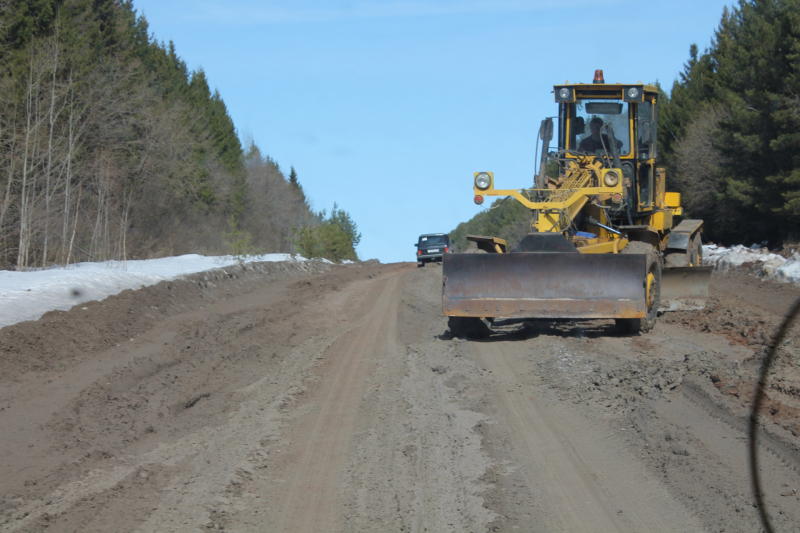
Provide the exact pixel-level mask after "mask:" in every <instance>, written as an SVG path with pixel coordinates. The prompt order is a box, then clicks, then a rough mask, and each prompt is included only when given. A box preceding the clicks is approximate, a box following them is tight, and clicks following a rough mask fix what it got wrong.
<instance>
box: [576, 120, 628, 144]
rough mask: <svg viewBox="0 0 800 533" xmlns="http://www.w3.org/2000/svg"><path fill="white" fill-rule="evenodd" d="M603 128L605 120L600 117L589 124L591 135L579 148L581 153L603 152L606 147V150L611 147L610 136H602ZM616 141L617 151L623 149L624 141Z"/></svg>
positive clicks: (582, 141)
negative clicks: (601, 130)
mask: <svg viewBox="0 0 800 533" xmlns="http://www.w3.org/2000/svg"><path fill="white" fill-rule="evenodd" d="M602 127H603V119H602V118H600V117H594V118H593V119H592V120H591V122H589V131H590V132H591V135H589V136H588V137H586V138H585V139H582V140H581V144H580V145H579V146H578V151H579V152H585V153H590V152H602V151H603V146H604V145H605V149H606V150H608V149H609V148H610V147H611V143H610V142H609V140H608V135H605V134H603V135H600V129H601V128H602ZM615 140H616V141H617V150H619V149H620V148H622V141H620V140H619V139H615Z"/></svg>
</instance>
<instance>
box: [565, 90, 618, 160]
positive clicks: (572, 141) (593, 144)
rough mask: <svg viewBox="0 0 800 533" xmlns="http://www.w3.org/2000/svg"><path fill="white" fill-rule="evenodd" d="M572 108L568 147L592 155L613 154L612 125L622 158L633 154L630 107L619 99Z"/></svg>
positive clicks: (582, 101) (583, 104) (583, 103)
mask: <svg viewBox="0 0 800 533" xmlns="http://www.w3.org/2000/svg"><path fill="white" fill-rule="evenodd" d="M569 106H570V110H569V111H570V113H569V116H570V128H569V132H570V134H569V139H568V140H567V141H568V144H567V148H569V149H570V150H576V151H579V152H585V153H588V154H594V155H601V154H605V152H606V151H608V153H609V154H610V153H611V145H610V143H611V139H610V138H609V134H610V131H609V127H608V126H609V125H610V126H611V127H612V128H613V136H614V138H615V139H616V144H617V150H619V155H621V156H625V155H629V154H630V153H631V141H630V121H629V119H628V104H627V103H626V102H620V101H619V100H596V99H592V100H578V101H576V102H575V103H573V104H569Z"/></svg>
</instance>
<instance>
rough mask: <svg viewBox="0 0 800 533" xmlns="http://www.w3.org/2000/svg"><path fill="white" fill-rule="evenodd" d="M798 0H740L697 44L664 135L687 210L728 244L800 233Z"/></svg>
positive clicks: (671, 102) (664, 111) (665, 115)
mask: <svg viewBox="0 0 800 533" xmlns="http://www.w3.org/2000/svg"><path fill="white" fill-rule="evenodd" d="M798 94H800V0H740V2H739V3H738V6H737V7H735V8H733V9H732V10H728V9H725V11H724V12H723V15H722V18H721V21H720V24H719V27H718V28H717V30H716V32H715V33H714V39H713V41H712V44H711V47H710V48H709V49H708V50H707V51H706V52H705V53H704V54H702V55H698V53H697V48H696V47H694V46H693V47H692V49H691V51H690V59H689V61H688V62H687V64H686V66H685V69H684V72H683V73H682V75H681V78H680V79H679V80H677V81H676V82H675V84H674V86H673V90H672V94H671V97H670V98H669V99H662V106H661V116H660V122H659V141H661V143H662V154H663V155H665V156H666V159H665V161H666V162H667V164H668V165H669V167H670V171H671V172H672V173H674V174H675V177H676V180H677V182H678V183H679V184H680V186H681V188H682V189H683V190H682V191H681V192H683V193H684V201H685V203H686V205H687V206H689V214H690V215H691V216H695V217H702V218H704V219H706V221H707V227H708V229H709V236H711V237H712V238H713V239H718V240H721V241H723V242H728V243H735V242H742V241H745V242H760V241H765V240H766V241H769V242H770V243H771V244H772V245H776V244H780V243H781V242H783V241H785V240H786V239H791V240H796V239H797V238H799V237H800V226H798V223H799V222H800V187H798V186H800V134H798V131H800V113H798V109H799V107H798Z"/></svg>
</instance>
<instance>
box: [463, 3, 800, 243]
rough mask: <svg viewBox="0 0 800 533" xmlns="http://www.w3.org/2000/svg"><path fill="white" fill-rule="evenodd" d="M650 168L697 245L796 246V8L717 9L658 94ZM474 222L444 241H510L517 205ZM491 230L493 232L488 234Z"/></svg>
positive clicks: (799, 37) (799, 7)
mask: <svg viewBox="0 0 800 533" xmlns="http://www.w3.org/2000/svg"><path fill="white" fill-rule="evenodd" d="M658 141H659V150H660V152H659V166H663V167H666V168H667V186H668V187H669V189H670V190H677V191H678V192H681V193H682V204H683V206H684V209H685V211H686V213H685V214H686V216H687V217H692V218H701V219H703V220H705V233H704V239H705V240H706V241H709V240H711V241H715V242H720V243H723V244H739V243H744V244H752V243H761V242H764V241H768V242H769V245H770V246H771V247H774V246H781V245H785V244H797V243H798V241H800V0H740V1H739V3H738V6H737V7H735V8H733V9H732V10H729V9H728V8H725V10H724V11H723V14H722V20H721V22H720V24H719V27H718V28H717V30H716V31H715V32H714V36H713V40H712V42H711V46H710V47H709V48H708V49H707V50H706V51H705V52H704V53H702V54H701V53H699V51H698V48H697V46H696V45H692V46H691V48H690V53H689V60H688V62H687V63H686V65H685V67H684V70H683V72H682V73H681V75H680V78H679V79H678V80H676V81H675V83H674V84H673V86H672V90H671V92H670V94H667V93H666V92H663V91H662V94H661V97H660V109H659V122H658ZM508 204H512V205H513V204H518V202H514V201H513V200H508V201H507V202H505V203H504V204H502V207H500V208H498V209H496V210H492V211H489V212H484V213H480V214H478V215H476V216H475V217H474V218H473V219H472V220H470V221H469V222H467V223H464V224H461V225H459V227H458V228H457V229H456V230H454V231H453V232H452V233H451V236H453V237H455V240H456V242H457V243H458V242H460V240H463V239H462V235H463V234H466V233H488V234H493V235H496V236H501V237H502V236H505V237H509V236H512V237H513V236H516V235H518V234H519V233H520V228H519V222H518V221H516V220H514V218H513V216H511V215H513V214H514V213H516V212H517V211H519V212H520V213H521V214H522V215H523V216H525V217H526V219H527V220H529V219H530V217H529V216H528V215H527V213H525V210H523V209H520V207H521V206H513V207H512V206H509V205H508ZM492 232H494V233H492Z"/></svg>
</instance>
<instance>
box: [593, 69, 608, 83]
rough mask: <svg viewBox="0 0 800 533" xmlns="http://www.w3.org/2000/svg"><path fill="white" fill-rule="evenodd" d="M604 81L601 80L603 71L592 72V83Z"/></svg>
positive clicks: (603, 81)
mask: <svg viewBox="0 0 800 533" xmlns="http://www.w3.org/2000/svg"><path fill="white" fill-rule="evenodd" d="M605 82H606V80H604V79H603V71H602V70H600V69H598V70H595V71H594V81H593V82H592V83H605Z"/></svg>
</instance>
